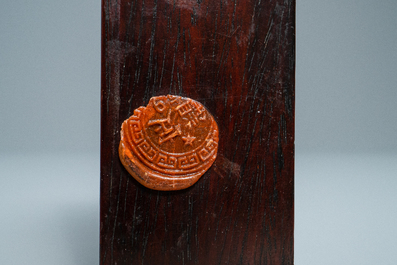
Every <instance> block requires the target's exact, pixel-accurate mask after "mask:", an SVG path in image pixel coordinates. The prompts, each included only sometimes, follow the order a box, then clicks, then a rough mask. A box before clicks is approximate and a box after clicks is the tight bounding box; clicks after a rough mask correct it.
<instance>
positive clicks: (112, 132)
mask: <svg viewBox="0 0 397 265" xmlns="http://www.w3.org/2000/svg"><path fill="white" fill-rule="evenodd" d="M102 12H103V13H102V109H101V113H102V118H101V119H102V123H101V225H100V229H101V231H100V232H101V238H100V239H101V253H100V262H101V264H106V265H110V264H118V265H122V264H208V265H209V264H277V265H278V264H293V224H294V221H293V220H294V219H293V211H294V179H293V173H294V104H295V90H294V83H295V77H294V74H295V73H294V69H295V1H294V0H286V1H284V0H274V1H263V0H262V1H261V0H258V1H225V0H224V1H222V0H211V1H208V0H197V1H191V0H136V1H135V0H119V1H116V0H110V1H109V0H103V2H102ZM167 94H175V95H180V96H186V97H189V98H192V99H194V100H197V101H199V102H201V103H202V104H203V105H204V106H205V107H206V108H207V109H208V110H209V111H210V112H211V113H212V114H213V116H214V118H215V120H216V122H217V123H218V126H219V148H218V157H217V159H216V161H215V163H214V165H213V166H212V167H211V168H210V169H209V170H208V171H207V173H205V174H204V176H203V177H201V179H200V180H199V181H198V182H197V183H196V184H195V185H193V186H192V187H191V188H188V189H186V190H181V191H174V192H163V191H153V190H150V189H147V188H145V187H143V186H142V185H140V184H139V183H138V182H136V181H135V180H134V179H133V178H132V177H131V176H130V175H129V174H128V172H127V171H126V170H125V169H124V167H123V166H122V164H121V162H120V160H119V157H118V145H119V141H120V126H121V124H122V122H123V121H124V120H125V119H127V118H128V117H129V116H130V115H132V113H133V111H134V109H135V108H138V107H139V106H146V104H147V102H148V101H149V99H150V98H151V97H152V96H158V95H167Z"/></svg>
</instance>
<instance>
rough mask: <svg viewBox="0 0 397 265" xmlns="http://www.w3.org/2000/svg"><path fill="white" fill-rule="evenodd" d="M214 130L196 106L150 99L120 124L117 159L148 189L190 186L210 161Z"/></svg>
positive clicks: (213, 154)
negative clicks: (144, 105) (118, 157)
mask: <svg viewBox="0 0 397 265" xmlns="http://www.w3.org/2000/svg"><path fill="white" fill-rule="evenodd" d="M218 140H219V139H218V126H217V124H216V122H215V120H214V118H213V117H212V115H211V114H210V113H209V112H208V110H207V109H206V108H205V107H204V106H203V105H202V104H200V103H199V102H197V101H195V100H192V99H190V98H184V97H180V96H173V95H167V96H158V97H152V98H151V99H150V101H149V103H148V105H147V106H146V107H139V108H138V109H136V110H135V111H134V115H132V116H131V117H130V118H128V119H127V120H125V121H124V122H123V124H122V126H121V141H120V146H119V155H120V159H121V162H122V163H123V165H124V167H125V168H126V169H127V171H128V172H129V173H130V174H131V175H132V176H133V177H134V178H135V179H136V180H137V181H138V182H140V183H141V184H142V185H144V186H145V187H148V188H150V189H154V190H180V189H185V188H188V187H190V186H192V185H193V184H194V183H195V182H196V181H197V180H198V179H199V178H200V177H201V176H202V175H203V174H204V173H205V172H206V171H207V170H208V169H209V168H210V167H211V165H212V163H213V162H214V161H215V158H216V155H217V151H218Z"/></svg>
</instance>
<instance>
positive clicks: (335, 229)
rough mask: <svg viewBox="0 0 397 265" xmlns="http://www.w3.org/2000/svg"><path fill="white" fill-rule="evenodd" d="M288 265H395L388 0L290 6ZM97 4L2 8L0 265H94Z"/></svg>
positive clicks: (392, 53) (395, 5)
mask: <svg viewBox="0 0 397 265" xmlns="http://www.w3.org/2000/svg"><path fill="white" fill-rule="evenodd" d="M297 2H298V3H297V57H296V59H297V64H296V67H297V68H296V204H295V205H296V222H295V231H296V232H295V238H296V239H295V263H296V264H305V265H306V264H315V265H318V264H396V263H397V253H396V251H395V249H396V246H397V228H396V226H395V224H396V223H397V216H396V206H395V205H396V203H397V196H396V188H397V178H396V177H397V173H396V172H397V151H396V150H397V140H396V137H395V135H396V129H397V104H396V100H397V89H396V87H395V84H396V83H397V82H396V81H397V74H396V70H397V62H396V59H397V43H396V42H397V19H396V14H397V1H394V0H377V1H376V0H361V1H358V0H343V1H342V0H334V1H324V0H298V1H297ZM100 5H101V3H100V1H96V0H95V1H94V0H85V1H76V0H69V1H60V0H35V1H28V0H14V1H2V3H1V8H0V92H1V97H0V178H1V183H2V184H1V186H0V213H1V215H0V264H52V265H56V264H98V263H99V248H98V245H99V129H100V127H99V124H100V115H99V114H100V33H101V32H100V14H101V13H100Z"/></svg>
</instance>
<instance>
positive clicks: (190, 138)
mask: <svg viewBox="0 0 397 265" xmlns="http://www.w3.org/2000/svg"><path fill="white" fill-rule="evenodd" d="M195 139H196V137H194V136H190V134H187V136H183V137H182V140H183V141H184V142H185V145H193V141H194V140H195Z"/></svg>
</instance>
